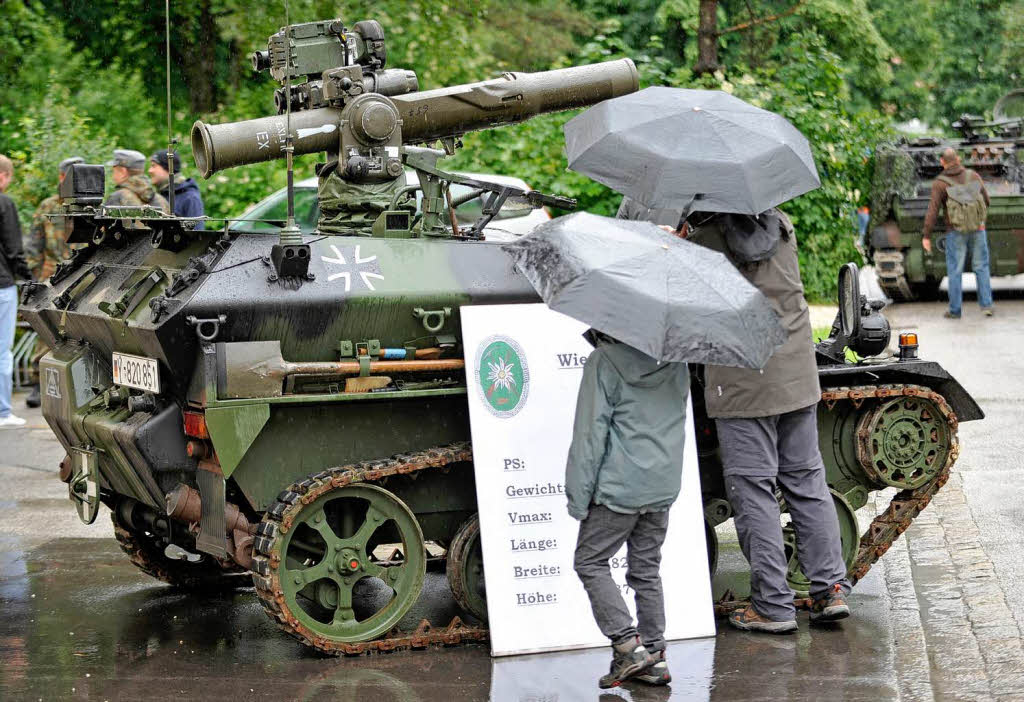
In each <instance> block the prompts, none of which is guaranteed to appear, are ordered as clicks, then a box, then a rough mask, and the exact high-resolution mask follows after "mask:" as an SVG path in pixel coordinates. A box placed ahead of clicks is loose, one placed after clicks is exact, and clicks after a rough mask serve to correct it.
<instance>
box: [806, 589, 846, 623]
mask: <svg viewBox="0 0 1024 702" xmlns="http://www.w3.org/2000/svg"><path fill="white" fill-rule="evenodd" d="M848 616H850V606H849V605H848V604H846V595H845V593H843V587H842V585H840V584H839V583H836V584H835V585H833V586H832V587H830V588H829V589H828V592H827V593H826V594H825V595H824V596H822V597H817V598H815V600H814V603H813V604H812V605H811V623H812V624H815V623H818V622H836V621H839V620H840V619H846V618H847V617H848Z"/></svg>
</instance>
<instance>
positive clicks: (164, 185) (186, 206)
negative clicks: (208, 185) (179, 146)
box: [149, 149, 206, 229]
mask: <svg viewBox="0 0 1024 702" xmlns="http://www.w3.org/2000/svg"><path fill="white" fill-rule="evenodd" d="M168 165H169V161H168V159H167V150H166V149H161V150H160V151H157V152H155V153H154V154H153V155H152V156H150V157H149V177H150V179H152V181H153V185H155V186H156V187H157V188H159V190H160V194H161V195H162V196H163V197H165V198H168V193H169V191H168V181H169V180H170V179H171V173H170V171H169V170H168V168H167V167H168ZM174 214H175V215H176V216H178V217H202V216H203V215H204V214H206V210H205V208H204V207H203V196H202V195H200V194H199V185H197V184H196V181H195V180H193V179H192V178H186V177H185V176H183V175H182V174H181V157H179V156H178V154H177V152H174ZM204 228H205V226H204V223H203V221H202V220H200V221H199V223H198V224H196V229H204Z"/></svg>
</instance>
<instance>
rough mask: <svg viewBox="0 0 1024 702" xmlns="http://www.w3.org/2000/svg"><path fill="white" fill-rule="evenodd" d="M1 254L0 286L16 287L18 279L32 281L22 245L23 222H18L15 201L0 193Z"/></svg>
mask: <svg viewBox="0 0 1024 702" xmlns="http://www.w3.org/2000/svg"><path fill="white" fill-rule="evenodd" d="M0 254H2V259H3V260H2V263H3V266H0V285H2V286H4V287H8V286H10V285H14V281H15V280H17V279H18V278H24V279H26V280H31V279H32V272H31V271H30V270H29V267H28V262H27V261H26V260H25V252H24V250H23V249H22V245H21V222H20V221H18V209H17V208H16V207H15V206H14V201H13V200H11V198H9V197H8V196H7V195H4V194H2V193H0Z"/></svg>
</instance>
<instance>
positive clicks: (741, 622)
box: [729, 605, 796, 634]
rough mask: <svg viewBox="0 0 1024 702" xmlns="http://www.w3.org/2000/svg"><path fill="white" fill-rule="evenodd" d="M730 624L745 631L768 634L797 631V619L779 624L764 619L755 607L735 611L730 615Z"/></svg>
mask: <svg viewBox="0 0 1024 702" xmlns="http://www.w3.org/2000/svg"><path fill="white" fill-rule="evenodd" d="M729 624H731V625H732V626H734V627H736V628H737V629H741V630H743V631H763V632H765V633H768V634H790V633H792V632H794V631H796V619H789V620H786V621H781V622H777V621H774V620H772V619H768V618H767V617H762V616H761V615H760V614H758V613H757V612H756V611H755V610H754V605H747V606H746V607H744V608H743V609H737V610H735V611H733V612H732V613H731V614H730V615H729Z"/></svg>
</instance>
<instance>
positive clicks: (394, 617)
mask: <svg viewBox="0 0 1024 702" xmlns="http://www.w3.org/2000/svg"><path fill="white" fill-rule="evenodd" d="M280 539H281V546H280V551H279V553H280V554H281V561H280V565H279V566H278V579H279V583H280V588H281V592H282V594H283V595H284V602H283V603H282V604H283V606H284V607H285V608H287V610H288V612H289V614H290V616H292V617H294V618H295V619H297V620H298V621H299V623H301V624H302V625H304V626H305V627H307V628H308V629H309V630H311V631H312V632H313V633H314V634H315V635H317V636H322V637H323V638H325V639H327V640H329V641H335V642H357V641H367V640H370V639H374V638H377V637H378V636H381V635H383V634H385V633H387V632H388V631H389V630H391V629H392V628H393V627H394V626H395V625H396V624H398V622H399V620H401V618H402V617H403V616H405V614H406V612H408V611H409V608H410V607H412V606H413V604H414V603H415V602H416V600H417V599H418V598H419V595H420V590H421V588H422V586H423V576H424V573H425V571H426V557H425V554H424V544H423V533H422V531H421V530H420V526H419V523H418V522H417V521H416V517H415V516H414V515H413V513H412V511H411V510H410V509H409V508H408V507H407V506H406V505H405V503H404V502H402V501H401V500H400V499H398V497H396V496H395V495H394V494H392V493H391V492H388V491H387V490H385V489H383V488H381V487H377V486H376V485H369V484H363V483H359V484H354V485H347V486H344V487H339V488H336V489H332V490H328V491H327V492H325V493H324V494H322V495H320V497H318V498H317V499H315V500H313V501H312V502H311V503H310V504H308V505H304V506H303V507H302V508H301V509H300V510H299V512H298V514H297V515H296V516H295V519H294V521H293V522H292V525H291V527H290V528H289V529H288V530H287V533H284V534H282V535H281V537H280ZM392 543H396V544H400V546H399V548H398V550H397V551H396V552H395V554H394V555H393V557H392V558H389V560H388V561H379V560H377V559H375V558H374V556H373V552H374V549H375V548H376V547H377V546H379V545H380V544H392ZM357 591H358V592H357ZM354 595H355V596H354Z"/></svg>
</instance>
